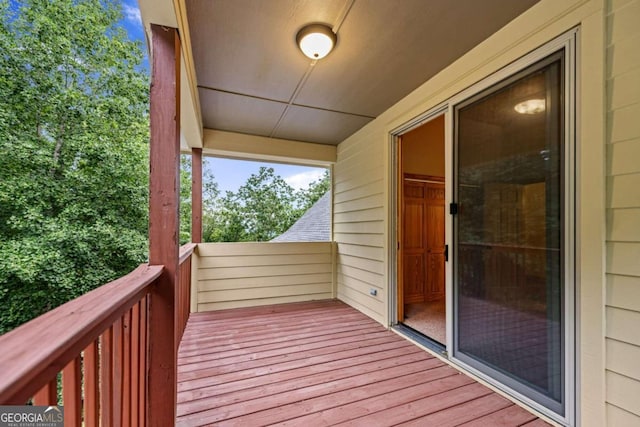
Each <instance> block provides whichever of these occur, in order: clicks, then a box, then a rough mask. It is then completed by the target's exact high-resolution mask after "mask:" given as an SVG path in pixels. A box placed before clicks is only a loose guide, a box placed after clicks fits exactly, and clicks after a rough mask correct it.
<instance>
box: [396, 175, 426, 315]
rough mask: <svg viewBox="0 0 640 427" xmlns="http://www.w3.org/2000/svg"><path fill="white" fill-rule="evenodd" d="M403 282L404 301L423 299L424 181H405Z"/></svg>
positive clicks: (412, 301) (424, 242)
mask: <svg viewBox="0 0 640 427" xmlns="http://www.w3.org/2000/svg"><path fill="white" fill-rule="evenodd" d="M403 195H404V200H403V216H404V217H403V219H402V228H403V232H402V274H403V278H402V285H403V300H404V301H403V302H404V304H410V303H416V302H423V301H424V293H425V292H424V291H425V260H426V257H425V255H426V253H427V248H426V239H425V226H426V221H425V219H426V203H425V186H424V183H422V182H411V181H405V182H404V189H403Z"/></svg>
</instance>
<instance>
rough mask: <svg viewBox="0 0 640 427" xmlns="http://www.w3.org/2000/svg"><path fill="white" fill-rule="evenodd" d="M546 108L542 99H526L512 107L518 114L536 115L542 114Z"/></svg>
mask: <svg viewBox="0 0 640 427" xmlns="http://www.w3.org/2000/svg"><path fill="white" fill-rule="evenodd" d="M546 107H547V103H546V102H545V100H544V99H527V100H526V101H522V102H521V103H519V104H516V106H515V107H513V109H514V110H516V111H517V112H518V113H520V114H538V113H542V112H543V111H544V110H545V109H546Z"/></svg>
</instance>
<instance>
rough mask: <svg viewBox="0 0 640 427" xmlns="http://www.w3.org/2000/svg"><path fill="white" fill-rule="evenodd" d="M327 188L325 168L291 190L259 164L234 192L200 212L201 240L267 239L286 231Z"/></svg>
mask: <svg viewBox="0 0 640 427" xmlns="http://www.w3.org/2000/svg"><path fill="white" fill-rule="evenodd" d="M330 187H331V181H330V178H329V173H328V171H327V172H326V173H325V174H324V175H323V176H322V178H320V179H319V180H317V181H315V182H313V183H311V184H310V185H309V187H308V188H306V189H303V190H300V191H295V190H294V189H293V188H292V187H291V186H290V185H289V184H287V182H286V181H285V180H284V179H282V177H280V176H279V175H276V173H275V170H274V169H273V168H267V167H261V168H260V169H259V171H258V173H256V174H253V175H251V176H250V177H249V178H248V179H247V182H246V183H245V184H243V185H242V186H241V187H240V188H239V189H238V191H237V192H235V193H234V192H227V193H226V194H225V196H223V197H221V198H219V199H218V200H216V201H215V202H214V203H211V204H210V205H209V207H208V209H206V210H205V211H204V214H203V227H204V232H203V237H204V240H205V241H207V242H262V241H269V240H271V239H273V238H274V237H276V236H278V235H280V234H282V233H284V232H285V231H286V230H288V229H289V227H291V225H293V223H294V222H295V221H296V220H298V218H300V217H301V216H302V214H304V213H305V212H306V211H307V209H308V208H310V207H311V206H312V205H313V204H314V203H315V202H316V201H318V199H319V198H320V197H322V196H323V195H324V194H325V193H326V192H327V191H329V189H330Z"/></svg>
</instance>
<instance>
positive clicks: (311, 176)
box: [284, 169, 324, 190]
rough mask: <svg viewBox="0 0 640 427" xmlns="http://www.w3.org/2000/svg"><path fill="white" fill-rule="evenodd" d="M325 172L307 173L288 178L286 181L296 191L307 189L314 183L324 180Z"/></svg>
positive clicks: (311, 171)
mask: <svg viewBox="0 0 640 427" xmlns="http://www.w3.org/2000/svg"><path fill="white" fill-rule="evenodd" d="M322 174H324V170H322V169H319V170H310V171H307V172H301V173H297V174H295V175H291V176H288V177H286V178H284V180H285V181H286V182H287V184H289V185H290V186H292V187H293V188H294V189H296V190H300V189H302V188H307V187H308V186H309V184H311V183H312V182H313V181H317V180H319V179H320V178H322Z"/></svg>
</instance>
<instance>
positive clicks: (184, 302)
mask: <svg viewBox="0 0 640 427" xmlns="http://www.w3.org/2000/svg"><path fill="white" fill-rule="evenodd" d="M196 246H198V245H196V244H195V243H188V244H186V245H184V246H182V247H181V248H180V261H179V263H180V271H179V276H178V277H179V280H178V285H177V286H176V310H175V313H176V320H175V322H176V339H175V341H176V350H177V346H178V345H179V343H180V340H181V339H182V334H183V333H184V328H185V327H186V326H187V320H189V313H190V311H191V258H192V255H193V251H194V250H195V248H196Z"/></svg>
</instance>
